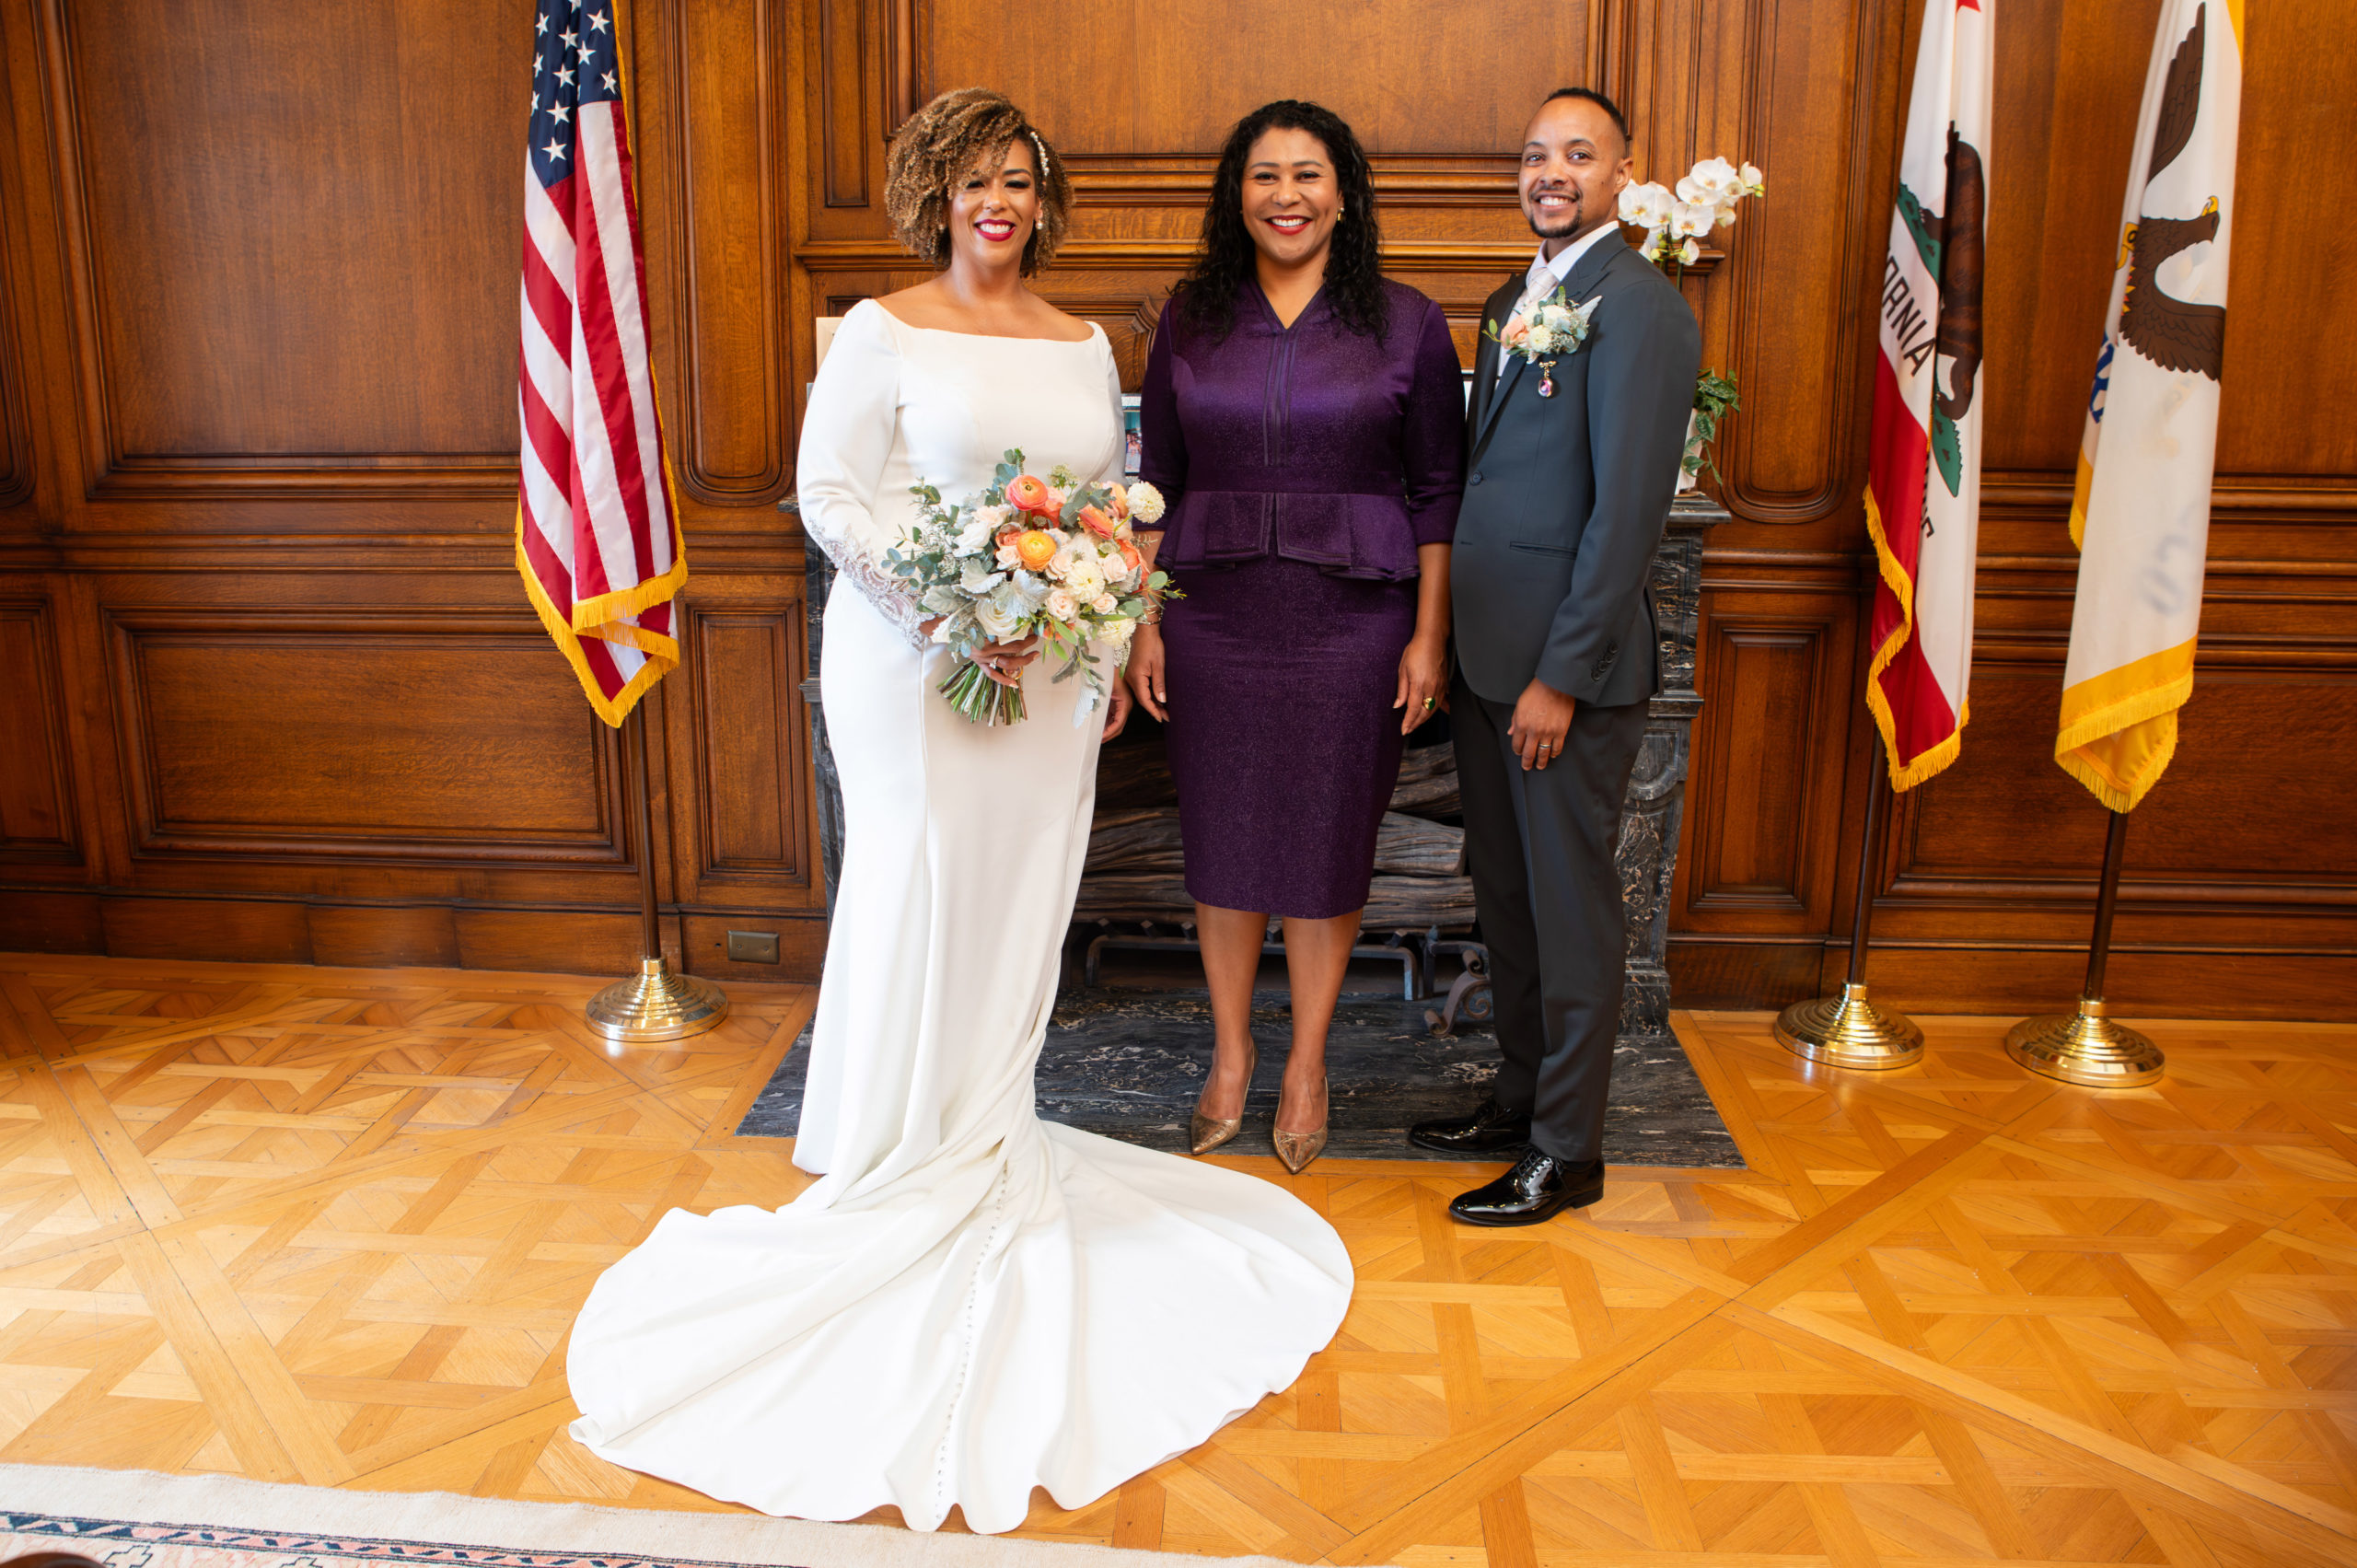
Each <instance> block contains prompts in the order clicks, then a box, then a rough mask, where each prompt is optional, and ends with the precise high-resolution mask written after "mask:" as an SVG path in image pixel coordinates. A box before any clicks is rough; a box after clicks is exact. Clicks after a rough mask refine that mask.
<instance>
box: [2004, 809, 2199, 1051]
mask: <svg viewBox="0 0 2357 1568" xmlns="http://www.w3.org/2000/svg"><path fill="white" fill-rule="evenodd" d="M2110 815H2111V825H2110V826H2109V828H2108V829H2107V830H2106V831H2105V833H2104V841H2103V873H2102V876H2101V877H2100V878H2099V879H2098V881H2097V882H2096V930H2095V939H2094V940H2093V941H2091V942H2089V943H2088V944H2087V980H2086V983H2085V984H2084V985H2082V986H2081V987H2079V1010H2078V1011H2077V1012H2075V1013H2054V1014H2049V1015H2047V1016H2043V1017H2037V1018H2024V1019H2023V1020H2022V1021H2021V1022H2020V1023H2018V1024H2015V1025H2014V1027H2013V1028H2012V1030H2011V1031H2010V1032H2008V1033H2007V1034H2006V1036H2005V1054H2006V1055H2008V1056H2010V1057H2012V1058H2013V1059H2014V1061H2015V1062H2017V1063H2020V1064H2021V1065H2022V1066H2024V1067H2026V1068H2028V1069H2029V1070H2030V1071H2031V1072H2033V1073H2042V1074H2045V1075H2046V1076H2048V1077H2049V1078H2060V1079H2061V1080H2062V1081H2063V1082H2064V1083H2066V1084H2081V1085H2084V1086H2086V1087H2088V1088H2091V1089H2132V1088H2137V1087H2139V1086H2142V1085H2145V1084H2151V1083H2156V1082H2158V1081H2159V1079H2160V1076H2161V1066H2162V1061H2163V1059H2162V1056H2161V1048H2160V1047H2159V1046H2157V1045H2154V1043H2153V1042H2152V1041H2151V1040H2149V1039H2147V1038H2145V1037H2144V1036H2143V1035H2141V1034H2138V1033H2137V1032H2136V1031H2135V1030H2134V1029H2131V1028H2129V1027H2128V1026H2127V1025H2125V1024H2115V1023H2113V1022H2112V1021H2111V1018H2110V1016H2109V1014H2108V1013H2107V1010H2106V1009H2105V1007H2104V1000H2103V982H2104V967H2105V965H2106V964H2107V963H2108V962H2109V961H2110V959H2111V922H2112V917H2113V916H2114V915H2116V914H2118V913H2119V873H2120V868H2121V867H2122V866H2123V865H2126V864H2127V860H2128V813H2126V812H2125V811H2114V812H2112V813H2111V814H2110Z"/></svg>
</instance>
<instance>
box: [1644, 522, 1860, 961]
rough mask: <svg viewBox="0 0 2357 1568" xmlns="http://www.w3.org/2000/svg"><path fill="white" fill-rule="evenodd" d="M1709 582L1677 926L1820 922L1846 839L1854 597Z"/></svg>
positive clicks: (1754, 927)
mask: <svg viewBox="0 0 2357 1568" xmlns="http://www.w3.org/2000/svg"><path fill="white" fill-rule="evenodd" d="M1721 571H1722V572H1724V568H1721ZM1705 586H1706V589H1707V590H1708V592H1707V598H1706V600H1705V603H1704V606H1703V610H1702V625H1701V639H1700V647H1699V656H1698V659H1697V667H1696V681H1697V686H1698V689H1699V690H1701V692H1702V693H1703V703H1702V714H1701V718H1700V720H1698V721H1697V724H1696V728H1695V750H1694V763H1693V769H1692V772H1691V774H1690V775H1689V784H1688V806H1687V820H1688V823H1689V827H1688V830H1687V833H1686V845H1685V849H1684V852H1683V854H1682V855H1681V857H1680V864H1679V866H1678V877H1679V887H1678V899H1677V912H1678V923H1679V924H1680V925H1681V926H1682V927H1684V928H1687V929H1694V930H1710V931H1718V932H1747V933H1763V932H1798V931H1807V930H1812V929H1817V928H1821V926H1822V925H1823V924H1824V923H1825V922H1826V920H1827V919H1828V917H1829V908H1828V905H1829V901H1830V898H1829V895H1830V881H1831V874H1832V871H1833V867H1834V861H1835V854H1836V851H1837V850H1838V848H1839V845H1840V837H1841V817H1840V810H1841V804H1842V797H1843V785H1844V776H1845V772H1846V770H1845V767H1844V758H1843V756H1842V739H1843V738H1844V735H1845V726H1844V725H1843V723H1842V720H1843V718H1844V716H1845V714H1846V713H1847V710H1848V706H1849V702H1850V673H1851V668H1852V642H1853V639H1854V629H1853V621H1854V610H1855V606H1854V599H1853V598H1852V596H1851V595H1849V594H1848V593H1846V592H1839V591H1835V592H1829V591H1826V590H1824V589H1821V588H1819V589H1811V588H1809V587H1801V586H1794V585H1791V584H1787V583H1777V582H1772V581H1758V582H1754V583H1752V584H1750V585H1749V586H1731V585H1729V584H1728V583H1726V582H1725V581H1724V578H1723V580H1722V581H1721V582H1720V583H1719V584H1717V585H1715V586H1713V585H1711V584H1710V583H1709V580H1708V579H1707V578H1706V579H1705Z"/></svg>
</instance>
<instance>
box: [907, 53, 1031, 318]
mask: <svg viewBox="0 0 2357 1568" xmlns="http://www.w3.org/2000/svg"><path fill="white" fill-rule="evenodd" d="M1018 136H1021V137H1026V138H1028V140H1029V141H1030V144H1031V146H1032V149H1033V152H1034V153H1035V155H1036V156H1037V157H1038V158H1039V169H1038V171H1037V175H1036V179H1037V185H1038V189H1039V224H1038V226H1036V227H1035V228H1034V229H1033V230H1032V232H1031V237H1030V238H1028V240H1026V241H1025V242H1024V246H1023V275H1024V276H1026V277H1029V276H1030V275H1031V274H1032V273H1036V272H1038V271H1039V269H1041V268H1042V267H1045V266H1046V265H1047V264H1048V262H1049V261H1050V259H1051V258H1052V257H1053V256H1054V255H1055V253H1056V250H1057V248H1058V247H1059V246H1061V245H1062V243H1063V240H1064V235H1065V232H1066V230H1067V229H1068V227H1069V226H1070V221H1071V213H1072V181H1071V180H1069V179H1068V178H1067V177H1066V176H1065V174H1064V171H1063V167H1062V160H1061V159H1058V158H1056V157H1051V153H1050V149H1049V146H1048V142H1047V138H1046V137H1044V136H1042V135H1041V134H1039V128H1038V127H1036V126H1034V125H1033V124H1032V123H1031V122H1029V121H1028V120H1027V119H1025V118H1024V115H1023V111H1022V110H1019V109H1017V108H1016V107H1015V104H1014V103H1013V101H1012V100H1010V99H1008V98H1007V97H1006V95H1005V94H1004V93H999V92H993V91H992V90H991V89H990V88H988V87H953V88H951V89H950V90H949V91H947V92H946V93H943V94H941V95H940V96H939V97H938V98H935V99H934V100H933V101H932V102H931V103H928V104H926V105H925V106H924V107H923V109H920V110H917V111H916V112H915V113H914V114H912V115H911V116H909V120H908V123H906V124H904V125H902V126H901V127H900V130H899V131H897V132H895V133H894V134H893V136H892V146H891V151H890V152H889V153H888V154H887V155H886V157H885V161H884V213H885V215H886V216H887V217H888V218H890V219H891V220H892V229H893V232H894V234H896V235H897V236H898V237H899V238H900V248H901V249H902V250H906V251H908V253H909V254H910V255H911V256H915V257H917V258H919V259H920V260H922V261H927V262H929V263H931V264H932V265H934V266H935V267H946V266H947V265H948V264H949V203H950V193H951V191H952V189H953V187H955V186H956V185H957V184H958V182H960V181H962V180H964V179H965V178H966V177H967V176H968V175H969V174H970V173H972V172H973V171H974V170H975V169H976V168H989V169H991V170H993V171H995V170H997V169H999V168H1004V167H1005V161H1006V154H1007V149H1008V148H1009V147H1011V146H1013V145H1015V141H1016V137H1018Z"/></svg>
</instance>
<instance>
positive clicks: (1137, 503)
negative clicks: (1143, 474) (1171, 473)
mask: <svg viewBox="0 0 2357 1568" xmlns="http://www.w3.org/2000/svg"><path fill="white" fill-rule="evenodd" d="M1163 505H1164V503H1163V499H1162V492H1161V491H1159V490H1156V489H1155V487H1154V486H1152V485H1151V484H1148V483H1146V482H1144V480H1140V481H1139V482H1137V483H1135V484H1132V486H1130V516H1131V517H1132V518H1133V519H1134V520H1136V521H1138V522H1141V523H1144V525H1145V526H1146V527H1148V528H1152V527H1153V526H1154V525H1155V524H1156V523H1158V522H1160V521H1162V508H1163Z"/></svg>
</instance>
